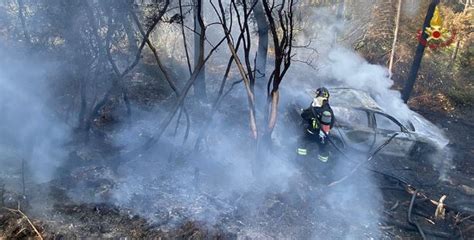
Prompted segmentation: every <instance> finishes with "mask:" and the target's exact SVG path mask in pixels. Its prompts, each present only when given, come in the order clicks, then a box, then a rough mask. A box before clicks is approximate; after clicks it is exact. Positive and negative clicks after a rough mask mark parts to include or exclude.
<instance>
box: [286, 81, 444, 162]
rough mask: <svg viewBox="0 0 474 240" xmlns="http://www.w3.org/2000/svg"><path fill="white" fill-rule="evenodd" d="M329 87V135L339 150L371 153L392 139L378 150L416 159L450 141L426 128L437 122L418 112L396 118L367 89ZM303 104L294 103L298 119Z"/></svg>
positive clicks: (388, 154)
mask: <svg viewBox="0 0 474 240" xmlns="http://www.w3.org/2000/svg"><path fill="white" fill-rule="evenodd" d="M329 91H330V93H331V99H330V104H331V107H332V109H333V111H334V116H335V119H336V120H335V125H334V128H333V129H332V130H331V134H330V136H331V142H332V143H333V147H335V148H336V149H337V150H342V151H344V152H355V153H359V154H364V153H369V152H372V151H374V150H375V149H376V148H377V147H378V146H380V145H382V144H383V143H385V142H387V141H388V140H389V139H390V141H389V142H390V144H386V146H385V147H384V148H383V149H381V150H380V152H379V154H381V155H386V156H394V157H407V156H408V157H410V159H413V160H417V159H419V158H420V157H426V156H428V155H429V154H430V153H433V151H435V150H437V149H442V148H443V147H444V146H446V144H447V142H440V141H435V140H436V139H440V138H444V137H443V136H442V135H441V133H438V132H434V131H427V130H426V126H430V125H432V126H434V125H433V124H432V123H430V122H429V121H428V120H426V119H424V118H423V117H422V116H421V115H419V114H417V113H415V112H412V113H411V118H410V119H397V118H396V117H395V116H392V115H391V114H390V113H388V112H386V111H384V110H383V109H382V107H380V106H379V105H378V104H377V102H376V101H375V100H374V99H373V98H372V97H371V96H370V95H369V94H368V93H367V92H364V91H362V90H357V89H353V88H329ZM302 104H303V103H301V102H299V103H295V104H294V106H293V113H292V115H293V116H292V117H293V119H294V121H295V122H301V120H298V118H299V115H300V113H301V109H302V107H303V106H305V105H302ZM306 104H307V103H306ZM415 126H420V130H421V129H423V130H424V131H419V130H418V129H417V128H416V127H415ZM432 129H435V127H432Z"/></svg>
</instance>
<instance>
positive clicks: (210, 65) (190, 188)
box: [0, 0, 474, 239]
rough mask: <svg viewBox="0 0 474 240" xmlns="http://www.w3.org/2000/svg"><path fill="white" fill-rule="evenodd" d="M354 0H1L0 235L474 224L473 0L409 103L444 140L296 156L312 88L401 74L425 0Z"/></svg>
mask: <svg viewBox="0 0 474 240" xmlns="http://www.w3.org/2000/svg"><path fill="white" fill-rule="evenodd" d="M363 2H364V3H360V4H359V1H350V0H337V1H336V0H335V1H317V0H307V1H293V0H275V1H268V0H211V1H203V0H176V1H171V0H84V1H60V0H35V1H33V0H5V1H2V2H1V3H0V22H2V24H1V25H0V53H1V55H2V59H1V60H0V112H2V115H0V118H1V119H0V124H1V126H0V165H1V166H2V167H1V168H0V239H4V238H5V239H70V238H120V237H131V238H139V239H237V238H250V239H273V238H276V239H280V238H283V239H285V238H290V239H321V238H323V239H325V238H328V239H339V238H349V239H352V238H354V239H419V238H421V239H472V238H474V227H473V226H474V201H473V198H474V167H473V165H472V163H470V161H471V160H472V158H473V157H474V151H473V150H472V144H473V139H472V136H473V134H474V125H473V124H472V123H471V121H470V119H472V117H473V114H472V113H473V111H472V107H473V104H474V100H473V96H474V90H473V89H474V88H473V85H472V84H473V83H472V76H473V73H472V53H473V49H472V39H473V38H472V36H473V35H472V26H473V25H472V10H473V7H474V5H473V2H472V1H470V0H463V1H446V3H444V2H442V3H441V5H439V6H440V7H442V9H443V12H442V13H443V18H444V21H445V25H446V26H452V27H453V28H452V29H450V30H452V31H456V34H457V38H456V40H455V41H454V42H453V44H452V45H450V46H448V47H446V48H441V49H436V50H427V51H426V52H425V53H424V54H425V55H424V59H423V61H422V63H421V67H420V69H419V73H418V79H417V82H416V84H415V88H414V89H413V92H412V95H411V98H410V100H409V101H408V105H407V106H409V107H410V108H412V109H415V110H416V111H417V112H418V113H420V114H422V115H423V116H424V117H426V118H427V119H429V120H430V121H432V122H433V123H434V124H435V125H436V130H439V129H441V130H440V131H442V130H444V133H445V135H446V137H447V138H446V139H449V144H448V143H446V144H444V145H443V146H442V147H440V148H439V149H431V152H423V153H420V152H416V151H414V150H416V149H415V147H413V149H412V150H413V151H411V153H413V155H412V156H405V157H394V156H389V155H388V154H384V153H386V152H385V150H386V149H385V147H386V146H387V145H389V144H396V143H394V142H395V141H393V142H392V140H393V138H395V137H396V135H397V134H395V135H391V136H390V137H388V138H387V139H388V140H386V141H385V142H383V141H382V142H381V143H378V142H377V143H378V144H375V139H374V142H373V143H371V144H372V146H371V148H369V151H367V152H365V153H364V154H362V155H360V154H359V153H357V154H356V153H353V152H351V151H349V150H347V148H345V147H343V146H342V145H340V143H339V142H331V145H330V148H331V150H330V152H331V158H332V159H331V161H330V162H328V163H326V164H324V163H322V162H319V161H318V160H316V159H315V158H314V157H313V156H312V155H311V156H309V157H308V158H305V159H299V158H298V157H297V156H296V154H295V149H296V147H297V145H298V143H297V140H295V139H297V138H298V136H299V135H300V134H301V132H302V129H303V127H302V126H301V125H299V121H300V119H295V118H294V117H293V116H292V110H293V109H292V108H293V107H294V106H293V103H294V101H293V100H294V99H295V98H299V99H300V100H301V99H302V100H303V101H305V102H307V103H309V102H310V101H311V97H308V96H306V95H304V92H305V91H306V90H307V88H313V89H315V88H317V87H319V86H322V85H324V84H326V85H331V86H335V87H339V86H342V87H347V85H349V87H354V88H370V89H369V90H368V92H369V93H370V94H371V95H372V96H373V97H374V98H375V99H376V100H377V101H378V102H379V103H380V101H386V103H390V102H391V101H392V100H394V98H393V96H387V98H386V99H385V100H384V98H381V97H380V96H382V95H383V94H384V93H387V92H389V91H392V90H401V89H402V86H403V84H404V81H405V79H406V77H407V75H408V71H409V69H410V67H411V61H412V59H413V56H414V55H415V48H416V44H418V42H417V40H416V31H417V29H418V28H420V27H421V26H422V22H423V18H424V14H425V9H426V8H427V7H428V5H429V3H430V1H419V2H418V1H411V3H408V2H407V3H405V2H404V1H383V0H373V1H372V0H370V1H363ZM415 2H416V3H415ZM410 4H411V5H410ZM342 47H343V48H345V49H349V50H348V51H350V52H351V53H353V54H354V55H355V56H357V54H359V55H361V56H362V57H363V58H364V59H366V60H367V62H365V60H360V59H358V58H356V60H357V61H360V62H361V64H360V65H361V66H370V67H367V68H363V69H362V68H361V69H362V70H360V69H355V70H354V69H352V70H354V71H353V72H351V70H349V71H348V72H345V71H347V70H346V69H345V68H344V67H341V66H333V65H332V64H334V63H336V64H337V63H340V62H342V63H344V61H345V60H347V59H351V56H352V55H347V54H346V55H344V54H343V55H337V54H334V52H333V51H332V50H334V49H339V48H342ZM395 49H397V50H395ZM392 50H393V51H392ZM356 53H357V54H356ZM346 57H347V58H346ZM361 59H362V58H361ZM376 65H382V66H387V67H388V68H389V69H390V72H389V74H386V72H383V73H380V72H378V71H377V69H375V70H374V68H372V66H376ZM339 67H341V68H340V71H341V72H344V74H343V75H344V77H340V76H341V73H339ZM377 67H378V66H377ZM328 69H329V70H328ZM334 69H336V71H334ZM331 70H333V71H332V72H331ZM359 71H361V72H362V73H365V74H361V72H359ZM364 71H365V72H364ZM362 75H364V76H362ZM365 75H370V77H369V78H371V77H373V79H374V80H373V81H374V82H371V81H370V80H367V81H365V80H364V79H365V78H364V77H365ZM380 75H382V76H380ZM387 75H390V78H391V79H392V80H393V82H392V80H390V79H389V78H387ZM361 76H362V77H361ZM352 77H354V78H355V79H362V80H361V81H360V82H356V83H355V82H351V80H350V79H352ZM376 81H378V82H376ZM382 85H383V86H382ZM367 86H369V87H367ZM380 86H382V87H380ZM372 87H373V88H372ZM381 88H383V90H380V89H381ZM362 90H367V89H362ZM379 90H380V91H379ZM395 97H397V99H396V101H394V102H397V101H400V103H401V100H400V99H399V98H398V96H397V95H395ZM305 104H306V103H305ZM388 105H390V104H387V105H383V106H388ZM402 105H403V107H404V108H403V109H404V110H403V111H405V112H403V113H404V114H406V113H408V114H411V113H413V112H411V110H409V109H408V108H406V106H405V105H404V104H402ZM304 107H306V106H304ZM405 108H406V109H405ZM397 109H398V108H397ZM384 110H389V109H384ZM393 114H395V113H393ZM298 117H299V116H298ZM337 117H338V116H336V119H337ZM337 124H338V123H337V120H336V125H337ZM331 134H336V133H331ZM434 140H435V141H441V140H444V139H434ZM416 147H418V145H417V146H416ZM415 153H416V154H417V155H415ZM295 159H296V160H295Z"/></svg>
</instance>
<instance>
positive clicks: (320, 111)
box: [301, 102, 335, 134]
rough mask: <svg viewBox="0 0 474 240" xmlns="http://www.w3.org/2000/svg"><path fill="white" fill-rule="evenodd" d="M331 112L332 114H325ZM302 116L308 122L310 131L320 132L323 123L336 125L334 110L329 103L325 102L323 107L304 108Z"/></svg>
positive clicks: (331, 125) (330, 125)
mask: <svg viewBox="0 0 474 240" xmlns="http://www.w3.org/2000/svg"><path fill="white" fill-rule="evenodd" d="M324 112H329V113H330V116H328V115H327V113H326V114H324ZM301 117H302V118H303V119H304V120H305V121H306V122H307V123H308V127H307V129H308V131H310V132H312V133H314V134H318V133H319V130H320V129H321V126H322V125H329V127H330V128H332V127H333V125H334V120H335V118H334V112H333V111H332V108H331V106H330V105H329V103H327V102H325V103H324V104H323V105H322V106H321V107H313V106H309V108H307V109H305V110H303V112H302V113H301ZM328 117H329V118H328ZM328 132H329V131H327V132H326V133H328Z"/></svg>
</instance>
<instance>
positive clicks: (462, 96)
mask: <svg viewBox="0 0 474 240" xmlns="http://www.w3.org/2000/svg"><path fill="white" fill-rule="evenodd" d="M447 95H448V97H449V98H450V99H451V100H452V101H453V102H454V104H455V105H457V106H459V105H460V106H464V107H474V88H472V87H468V88H464V87H454V88H451V89H449V90H448V92H447Z"/></svg>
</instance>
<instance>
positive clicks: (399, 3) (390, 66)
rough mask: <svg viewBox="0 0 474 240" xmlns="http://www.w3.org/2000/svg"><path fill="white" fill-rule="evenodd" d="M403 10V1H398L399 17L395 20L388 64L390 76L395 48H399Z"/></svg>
mask: <svg viewBox="0 0 474 240" xmlns="http://www.w3.org/2000/svg"><path fill="white" fill-rule="evenodd" d="M401 8H402V0H398V6H397V17H396V18H395V30H394V31H393V43H392V51H391V53H390V60H389V62H388V72H389V73H390V76H392V68H393V59H394V57H395V48H396V47H397V38H398V27H399V25H400V12H401Z"/></svg>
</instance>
